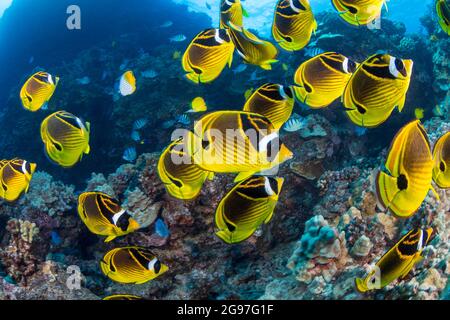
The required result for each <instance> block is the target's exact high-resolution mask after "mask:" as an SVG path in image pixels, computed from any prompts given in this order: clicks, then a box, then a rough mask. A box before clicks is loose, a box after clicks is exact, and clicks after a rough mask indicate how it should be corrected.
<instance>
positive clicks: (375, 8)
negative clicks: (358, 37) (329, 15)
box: [332, 0, 386, 26]
mask: <svg viewBox="0 0 450 320" xmlns="http://www.w3.org/2000/svg"><path fill="white" fill-rule="evenodd" d="M385 2H386V0H332V3H333V5H334V7H335V8H336V10H337V11H338V12H339V15H340V17H341V18H342V19H344V20H345V21H346V22H348V23H349V24H352V25H355V26H361V25H367V24H369V23H371V22H372V21H374V20H375V19H378V18H379V17H380V16H381V10H382V9H383V5H384V4H385Z"/></svg>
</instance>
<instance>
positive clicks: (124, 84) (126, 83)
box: [119, 70, 136, 96]
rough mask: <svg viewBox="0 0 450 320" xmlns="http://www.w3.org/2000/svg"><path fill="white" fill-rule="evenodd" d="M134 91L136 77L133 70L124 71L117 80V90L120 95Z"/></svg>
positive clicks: (126, 94) (127, 94)
mask: <svg viewBox="0 0 450 320" xmlns="http://www.w3.org/2000/svg"><path fill="white" fill-rule="evenodd" d="M135 91H136V78H135V76H134V73H133V71H131V70H129V71H126V72H125V73H124V74H123V75H122V76H121V77H120V81H119V92H120V94H121V95H122V96H129V95H131V94H133V93H134V92H135Z"/></svg>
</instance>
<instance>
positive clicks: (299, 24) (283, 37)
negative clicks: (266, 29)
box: [272, 0, 317, 51]
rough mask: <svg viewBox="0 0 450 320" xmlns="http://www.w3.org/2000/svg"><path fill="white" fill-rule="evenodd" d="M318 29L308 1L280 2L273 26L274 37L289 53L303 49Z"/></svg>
mask: <svg viewBox="0 0 450 320" xmlns="http://www.w3.org/2000/svg"><path fill="white" fill-rule="evenodd" d="M316 29H317V22H316V19H315V18H314V14H313V12H312V11H311V6H310V4H309V1H308V0H279V1H278V3H277V7H276V10H275V15H274V20H273V24H272V35H273V38H274V39H275V41H276V42H278V44H279V46H280V47H282V48H283V49H285V50H288V51H297V50H301V49H303V48H304V47H305V46H306V45H307V44H308V43H309V41H310V39H311V34H312V33H313V32H315V31H316Z"/></svg>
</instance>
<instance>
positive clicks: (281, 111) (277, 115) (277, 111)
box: [244, 83, 295, 129]
mask: <svg viewBox="0 0 450 320" xmlns="http://www.w3.org/2000/svg"><path fill="white" fill-rule="evenodd" d="M294 103H295V100H294V94H293V92H292V89H291V87H287V86H283V85H281V84H275V83H266V84H264V85H262V86H261V87H259V88H258V89H256V91H255V92H253V94H252V95H251V96H250V97H249V98H248V100H247V101H246V103H245V105H244V111H247V112H253V113H258V114H260V115H263V116H265V117H266V118H267V119H269V120H270V122H272V124H273V126H274V128H275V129H280V128H281V127H282V126H283V124H284V123H285V122H286V121H287V120H288V119H289V117H290V116H291V114H292V109H293V108H294Z"/></svg>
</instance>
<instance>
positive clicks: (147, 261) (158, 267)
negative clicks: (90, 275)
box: [100, 247, 169, 284]
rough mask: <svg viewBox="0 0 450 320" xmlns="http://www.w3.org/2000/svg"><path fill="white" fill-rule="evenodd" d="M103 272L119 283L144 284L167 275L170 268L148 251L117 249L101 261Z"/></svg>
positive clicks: (143, 249)
mask: <svg viewBox="0 0 450 320" xmlns="http://www.w3.org/2000/svg"><path fill="white" fill-rule="evenodd" d="M100 268H101V270H102V272H103V273H104V274H105V275H106V276H107V277H108V278H110V279H111V280H113V281H116V282H119V283H133V284H142V283H145V282H148V281H150V280H153V279H155V278H156V277H158V276H160V275H162V274H163V273H165V272H166V271H167V270H168V269H169V268H168V267H167V266H166V265H165V264H163V263H161V262H160V261H159V260H158V258H157V257H156V256H155V255H154V254H153V253H152V252H151V251H150V250H148V249H146V248H142V247H123V248H116V249H113V250H111V251H109V252H108V253H106V255H105V256H104V257H103V259H102V260H101V261H100Z"/></svg>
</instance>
